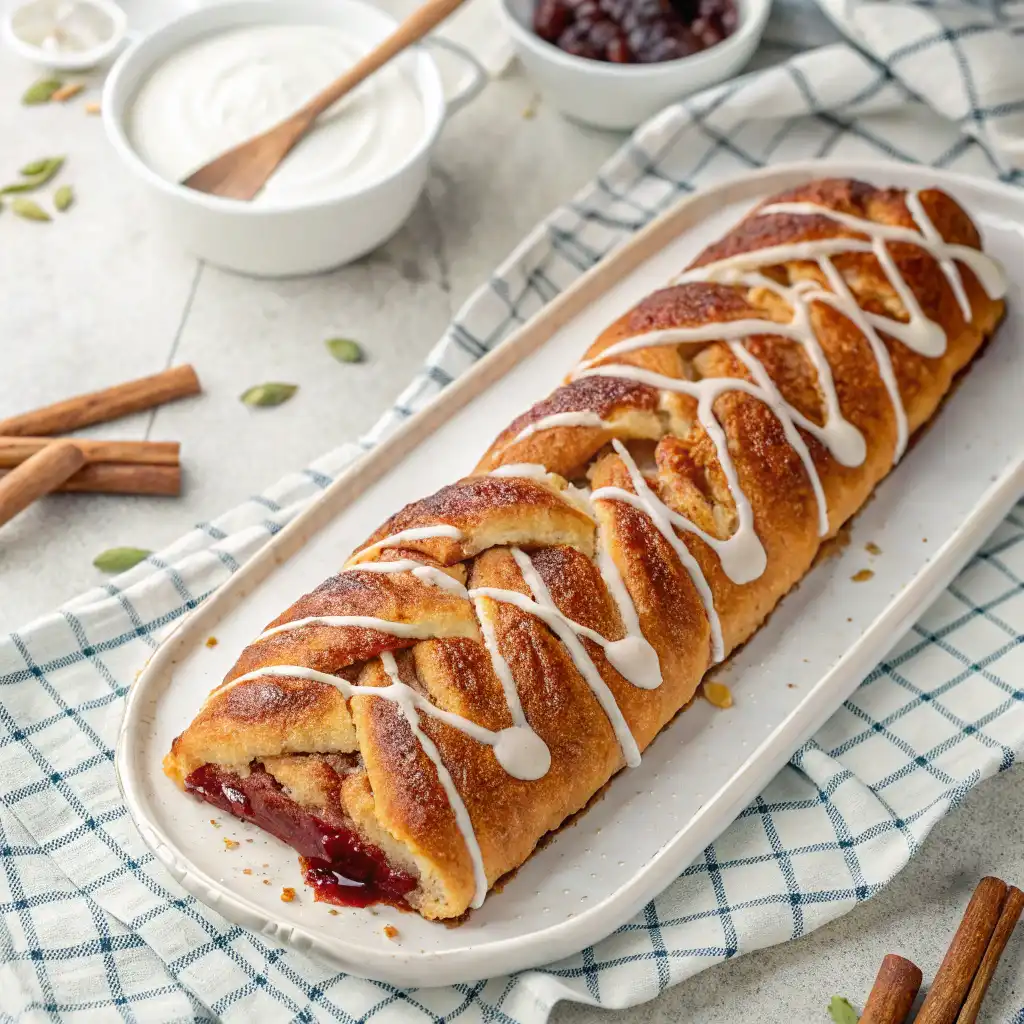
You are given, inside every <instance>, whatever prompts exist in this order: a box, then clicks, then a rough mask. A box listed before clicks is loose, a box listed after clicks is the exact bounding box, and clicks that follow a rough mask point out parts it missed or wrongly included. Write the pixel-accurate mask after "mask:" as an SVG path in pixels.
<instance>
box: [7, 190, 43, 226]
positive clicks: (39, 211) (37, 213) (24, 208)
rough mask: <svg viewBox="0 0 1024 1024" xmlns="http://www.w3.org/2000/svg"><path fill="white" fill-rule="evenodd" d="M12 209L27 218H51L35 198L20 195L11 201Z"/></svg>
mask: <svg viewBox="0 0 1024 1024" xmlns="http://www.w3.org/2000/svg"><path fill="white" fill-rule="evenodd" d="M11 209H12V210H13V211H14V212H15V213H16V214H17V215H18V216H19V217H24V218H25V220H50V215H49V214H48V213H47V212H46V211H45V210H44V209H43V208H42V207H41V206H40V205H39V204H38V203H37V202H36V201H35V200H34V199H25V198H24V197H23V196H18V198H17V199H15V200H14V201H13V202H12V203H11Z"/></svg>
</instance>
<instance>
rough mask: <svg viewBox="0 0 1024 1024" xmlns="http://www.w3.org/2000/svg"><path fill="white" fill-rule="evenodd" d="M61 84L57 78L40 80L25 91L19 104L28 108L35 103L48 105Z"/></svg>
mask: <svg viewBox="0 0 1024 1024" xmlns="http://www.w3.org/2000/svg"><path fill="white" fill-rule="evenodd" d="M63 84H64V83H63V82H62V81H61V80H60V79H59V78H40V79H39V80H38V81H36V82H33V83H32V84H31V85H30V86H29V87H28V88H27V89H26V90H25V92H24V93H23V94H22V97H21V102H22V103H24V104H26V105H27V106H30V107H31V106H34V105H36V104H37V103H49V102H50V99H51V97H52V96H53V94H54V93H55V92H56V91H57V90H58V89H59V88H60V87H61V86H62V85H63Z"/></svg>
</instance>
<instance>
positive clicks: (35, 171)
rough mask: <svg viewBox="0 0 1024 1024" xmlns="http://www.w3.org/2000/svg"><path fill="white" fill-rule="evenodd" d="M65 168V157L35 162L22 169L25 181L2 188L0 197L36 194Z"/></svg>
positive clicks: (52, 157) (46, 158)
mask: <svg viewBox="0 0 1024 1024" xmlns="http://www.w3.org/2000/svg"><path fill="white" fill-rule="evenodd" d="M63 166H64V157H62V156H49V157H45V158H44V159H42V160H34V161H33V162H32V163H30V164H26V165H25V166H24V167H23V168H22V169H21V175H22V177H24V179H25V180H24V181H19V182H16V183H15V184H13V185H5V186H4V187H3V188H0V195H4V194H5V193H8V192H34V191H35V190H36V189H37V188H40V187H41V186H43V185H45V184H46V183H47V182H48V181H49V180H50V179H51V178H52V177H53V176H54V175H55V174H56V173H57V172H58V171H59V170H60V169H61V168H62V167H63Z"/></svg>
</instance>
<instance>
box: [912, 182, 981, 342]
mask: <svg viewBox="0 0 1024 1024" xmlns="http://www.w3.org/2000/svg"><path fill="white" fill-rule="evenodd" d="M906 203H907V210H908V211H909V213H910V216H911V217H913V218H914V223H915V224H916V225H917V227H918V230H919V231H920V232H921V234H922V235H924V237H925V238H927V239H928V241H929V242H931V243H932V245H933V246H934V247H935V248H939V247H940V246H943V245H945V239H944V238H943V237H942V235H940V234H939V232H938V231H937V230H936V228H935V225H934V224H933V223H932V221H931V218H930V217H929V216H928V214H927V213H925V209H924V207H923V206H922V205H921V198H920V196H918V194H917V193H916V192H908V193H907V194H906ZM939 266H940V267H941V268H942V272H943V273H944V274H945V275H946V280H947V281H948V282H949V286H950V288H952V289H953V294H954V295H955V296H956V301H957V303H958V304H959V306H960V312H961V313H963V315H964V320H966V321H967V322H968V323H970V322H971V319H972V312H971V300H970V299H969V298H967V291H966V289H965V288H964V282H963V278H961V276H960V272H959V271H958V270H957V269H956V264H955V263H954V262H953V261H952V260H951V259H950V258H949V257H948V256H943V257H942V258H941V259H940V260H939Z"/></svg>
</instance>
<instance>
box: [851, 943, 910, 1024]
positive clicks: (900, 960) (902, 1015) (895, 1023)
mask: <svg viewBox="0 0 1024 1024" xmlns="http://www.w3.org/2000/svg"><path fill="white" fill-rule="evenodd" d="M920 987H921V968H920V967H918V966H917V965H916V964H914V963H912V962H911V961H910V960H907V959H905V958H904V957H902V956H896V954H894V953H890V954H889V955H888V956H887V957H886V958H885V959H884V960H883V961H882V966H881V967H879V968H878V974H877V975H876V977H875V984H874V985H873V986H872V989H871V994H870V995H869V996H868V1001H867V1005H865V1007H864V1012H863V1013H862V1014H861V1017H860V1024H904V1021H906V1019H907V1014H908V1013H910V1008H911V1006H913V1005H914V997H915V996H916V995H917V990H918V989H919V988H920Z"/></svg>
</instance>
